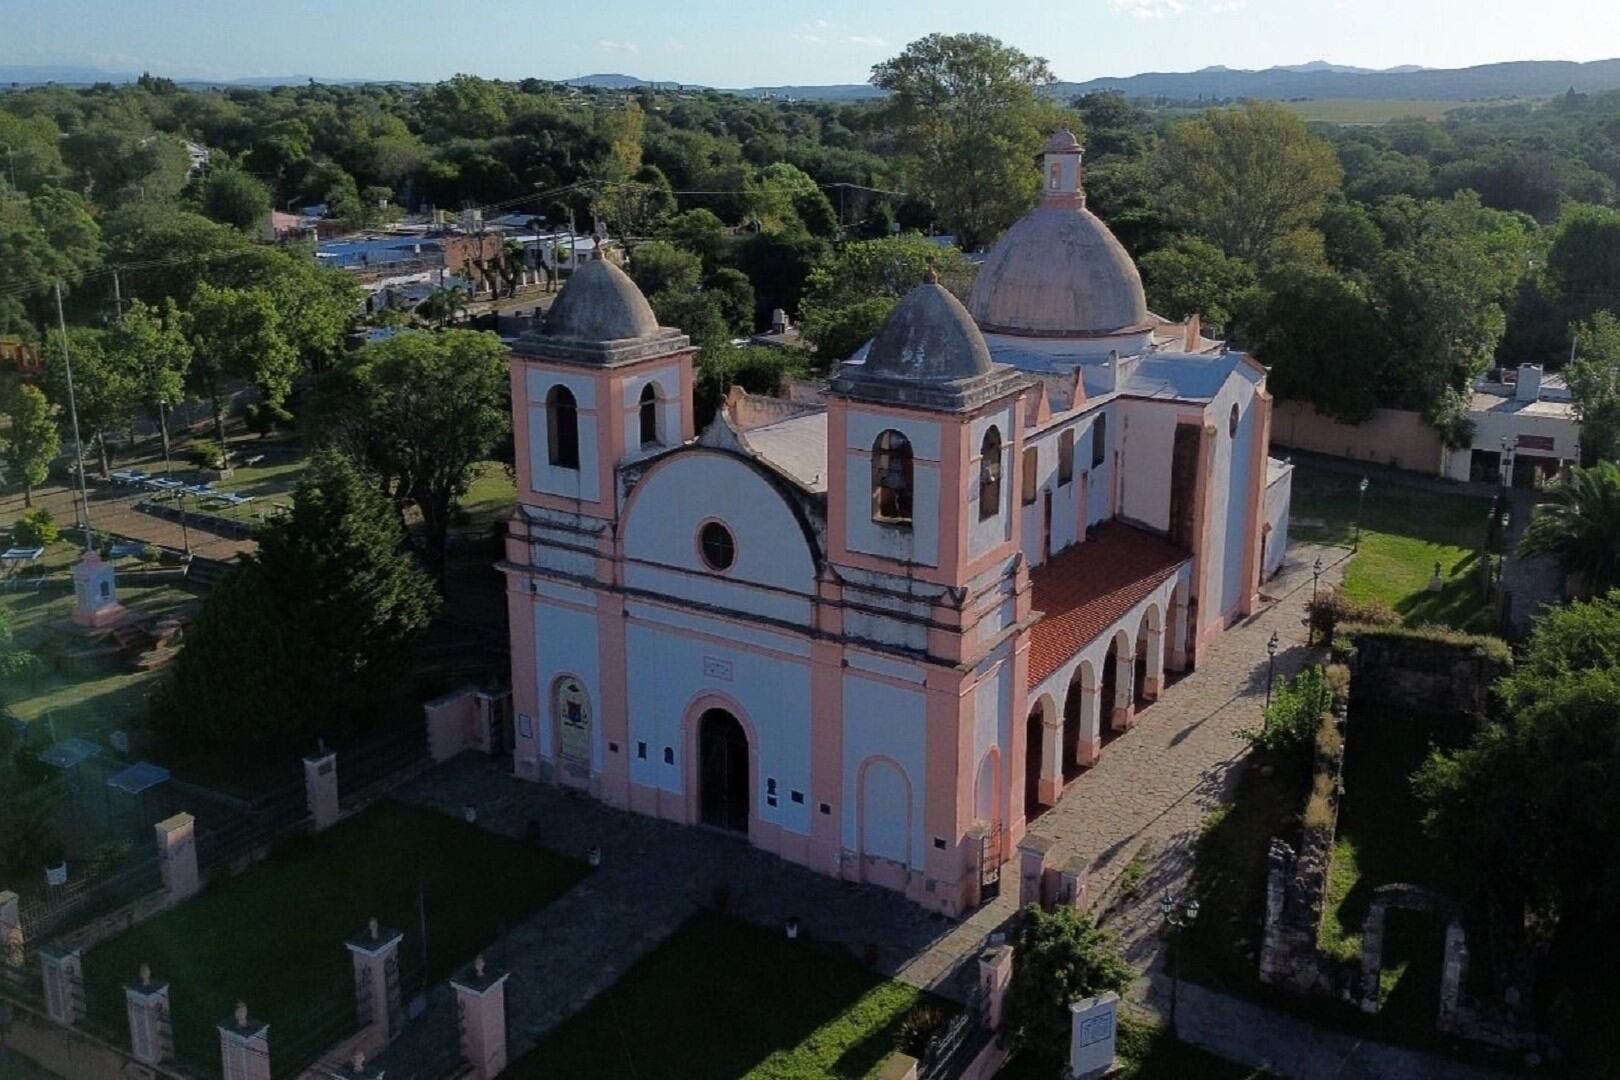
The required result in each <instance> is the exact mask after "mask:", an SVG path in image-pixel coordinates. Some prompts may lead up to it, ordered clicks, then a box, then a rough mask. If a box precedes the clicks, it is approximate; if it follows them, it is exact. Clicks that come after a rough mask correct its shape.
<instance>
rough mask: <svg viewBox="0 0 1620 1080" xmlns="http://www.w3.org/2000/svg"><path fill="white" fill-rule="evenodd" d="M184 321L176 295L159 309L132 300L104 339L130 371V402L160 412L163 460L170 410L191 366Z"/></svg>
mask: <svg viewBox="0 0 1620 1080" xmlns="http://www.w3.org/2000/svg"><path fill="white" fill-rule="evenodd" d="M182 322H183V319H182V318H181V315H180V311H179V309H178V308H177V307H176V306H175V304H174V301H172V300H170V301H168V302H167V303H166V304H165V305H164V307H163V311H162V313H161V314H160V313H159V312H158V311H157V310H156V309H154V308H151V307H148V306H147V305H145V304H143V303H141V302H140V301H139V300H131V301H130V302H129V304H128V306H127V307H126V309H125V311H124V316H123V318H121V319H119V320H118V322H116V323H114V324H113V327H112V329H111V330H109V331H108V333H107V340H106V350H107V353H108V355H109V356H116V357H118V358H119V360H118V364H119V367H120V368H121V369H122V370H123V371H125V372H127V375H128V379H129V387H128V400H129V403H130V404H131V405H140V406H145V407H146V408H148V409H150V410H152V412H153V413H154V414H156V416H157V419H158V431H159V434H160V435H161V436H162V439H163V459H164V460H165V461H167V460H168V459H169V449H170V447H169V424H168V410H169V409H171V408H173V407H174V406H176V405H178V404H179V403H180V401H181V400H182V399H183V398H184V397H185V393H186V375H187V373H188V372H189V371H190V368H191V343H190V342H189V341H187V340H186V335H185V333H184V332H183V331H182V329H181V325H182Z"/></svg>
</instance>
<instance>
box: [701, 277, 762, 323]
mask: <svg viewBox="0 0 1620 1080" xmlns="http://www.w3.org/2000/svg"><path fill="white" fill-rule="evenodd" d="M703 289H704V291H705V292H707V293H708V294H709V295H711V296H713V297H714V300H715V303H716V304H718V305H719V307H720V316H721V318H723V319H725V321H726V326H727V327H728V328H730V329H731V330H732V331H734V332H736V333H739V334H750V333H753V330H754V285H753V283H752V282H750V281H749V280H748V275H747V274H745V273H743V272H742V271H741V270H733V269H732V268H731V267H729V266H722V267H720V268H719V269H718V270H716V271H715V272H714V273H712V274H710V275H709V277H708V280H707V281H706V282H704V285H703Z"/></svg>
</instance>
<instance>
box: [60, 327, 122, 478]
mask: <svg viewBox="0 0 1620 1080" xmlns="http://www.w3.org/2000/svg"><path fill="white" fill-rule="evenodd" d="M106 337H107V335H106V332H105V331H103V330H96V329H92V328H89V327H82V326H75V327H70V328H69V329H68V336H67V340H68V345H67V351H68V359H69V360H70V361H71V363H72V365H73V369H72V370H73V395H72V397H71V399H70V398H69V396H68V388H67V375H68V368H67V361H65V360H64V358H63V355H62V352H63V350H62V334H61V331H59V330H52V331H50V333H49V334H47V335H46V338H47V341H46V344H45V350H44V352H45V393H46V396H47V397H48V398H50V399H51V400H52V401H62V402H66V401H69V400H71V401H72V403H73V405H74V407H75V409H76V411H77V412H78V414H79V431H80V433H81V434H82V435H83V436H84V437H85V438H86V439H87V440H88V441H89V442H91V443H94V444H95V446H96V449H97V451H98V452H99V455H100V457H101V475H102V478H103V479H105V478H106V476H107V474H108V473H109V472H110V471H111V470H112V466H111V464H110V463H109V462H108V459H107V429H109V428H111V427H113V426H114V425H115V424H117V423H118V422H119V421H120V420H122V419H124V418H125V417H126V416H128V415H129V405H130V396H131V390H132V384H131V380H130V373H129V372H128V370H126V369H125V367H124V366H123V365H122V364H121V363H120V362H119V361H120V357H119V356H118V355H116V354H111V353H109V352H108V351H107V349H106V347H105V345H106ZM60 423H61V425H62V426H63V428H64V434H66V435H71V433H72V427H71V423H72V420H71V418H70V417H69V416H68V415H67V414H66V412H65V411H64V413H63V415H62V416H61V418H60Z"/></svg>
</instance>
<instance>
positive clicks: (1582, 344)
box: [1564, 311, 1620, 461]
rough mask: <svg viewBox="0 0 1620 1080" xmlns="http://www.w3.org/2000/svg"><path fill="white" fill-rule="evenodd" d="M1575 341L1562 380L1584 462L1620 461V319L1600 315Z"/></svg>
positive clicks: (1577, 331) (1582, 328)
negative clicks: (1578, 421)
mask: <svg viewBox="0 0 1620 1080" xmlns="http://www.w3.org/2000/svg"><path fill="white" fill-rule="evenodd" d="M1575 338H1576V357H1575V361H1574V362H1573V363H1571V364H1570V365H1569V366H1568V367H1566V368H1565V369H1564V379H1565V381H1566V382H1567V383H1568V384H1569V392H1570V396H1571V397H1573V398H1574V399H1575V411H1576V413H1577V415H1579V416H1580V419H1581V448H1582V451H1583V453H1584V454H1585V456H1586V458H1587V459H1588V460H1593V461H1595V460H1604V461H1614V460H1616V459H1620V319H1617V318H1616V317H1615V316H1613V315H1611V314H1609V313H1608V312H1607V311H1600V312H1598V313H1597V314H1596V315H1594V316H1593V318H1592V321H1591V322H1590V323H1587V324H1586V325H1584V326H1581V327H1578V328H1577V329H1576V331H1575Z"/></svg>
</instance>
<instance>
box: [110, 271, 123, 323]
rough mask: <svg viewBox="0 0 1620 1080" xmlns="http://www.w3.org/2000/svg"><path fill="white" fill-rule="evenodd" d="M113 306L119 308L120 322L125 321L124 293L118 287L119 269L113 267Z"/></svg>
mask: <svg viewBox="0 0 1620 1080" xmlns="http://www.w3.org/2000/svg"><path fill="white" fill-rule="evenodd" d="M112 275H113V304H114V305H115V306H116V307H117V308H118V321H119V322H123V321H124V292H123V290H122V289H120V288H119V287H118V267H116V266H115V267H113V272H112Z"/></svg>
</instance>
